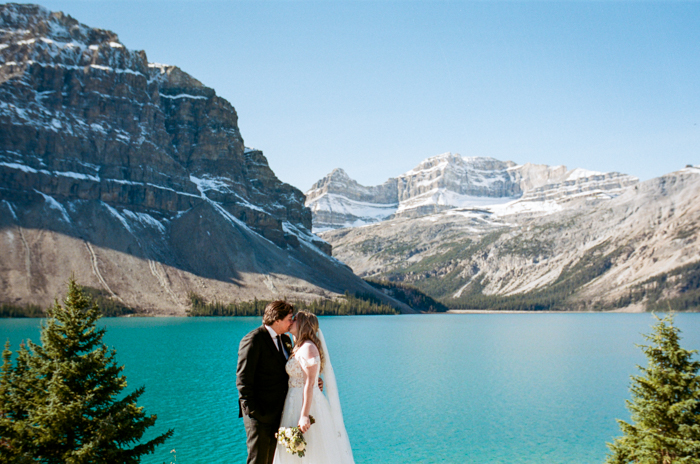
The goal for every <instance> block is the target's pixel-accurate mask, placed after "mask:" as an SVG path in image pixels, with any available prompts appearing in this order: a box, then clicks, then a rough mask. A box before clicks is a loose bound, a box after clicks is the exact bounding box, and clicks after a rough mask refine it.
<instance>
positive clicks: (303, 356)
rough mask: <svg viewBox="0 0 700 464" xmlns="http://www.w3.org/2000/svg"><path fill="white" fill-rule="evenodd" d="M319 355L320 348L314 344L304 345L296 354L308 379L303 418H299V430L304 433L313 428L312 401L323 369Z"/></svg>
mask: <svg viewBox="0 0 700 464" xmlns="http://www.w3.org/2000/svg"><path fill="white" fill-rule="evenodd" d="M318 355H319V354H318V348H316V345H314V344H313V343H304V344H303V345H302V346H301V347H299V350H297V353H296V354H295V356H296V358H297V359H298V360H299V365H300V366H301V370H302V371H304V374H305V375H306V379H305V380H304V393H303V402H302V406H301V416H300V417H299V430H301V431H302V432H306V431H307V430H308V429H309V427H311V421H310V419H309V410H310V409H311V400H312V399H313V394H314V386H315V385H316V382H317V380H316V379H317V376H318V371H319V369H320V368H321V365H320V363H319V359H318Z"/></svg>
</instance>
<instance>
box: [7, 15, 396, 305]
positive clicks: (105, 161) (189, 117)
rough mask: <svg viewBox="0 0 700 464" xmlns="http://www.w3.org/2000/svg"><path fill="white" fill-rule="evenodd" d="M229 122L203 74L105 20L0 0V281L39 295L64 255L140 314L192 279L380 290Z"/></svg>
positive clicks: (304, 291)
mask: <svg viewBox="0 0 700 464" xmlns="http://www.w3.org/2000/svg"><path fill="white" fill-rule="evenodd" d="M237 123H238V116H237V114H236V110H235V109H234V107H233V106H232V105H231V104H230V103H229V102H228V101H226V100H224V99H223V98H221V97H219V96H217V95H216V92H215V91H214V90H213V89H211V88H208V87H206V86H204V85H203V84H202V83H201V82H199V81H198V80H196V79H195V78H194V77H192V76H190V75H188V74H187V73H185V72H183V71H182V70H180V69H179V68H177V67H175V66H168V65H160V64H154V63H149V62H148V60H147V57H146V54H145V52H143V51H131V50H128V49H127V48H126V47H124V45H123V44H122V43H121V42H120V41H119V38H118V36H117V35H116V34H114V33H113V32H110V31H105V30H100V29H93V28H90V27H88V26H86V25H83V24H80V23H79V22H78V21H77V20H75V19H73V18H71V17H70V16H67V15H65V14H63V13H60V12H56V13H52V12H49V11H48V10H46V9H44V8H42V7H40V6H36V5H24V4H7V5H0V228H1V229H2V231H3V234H2V241H0V249H1V250H2V253H3V256H5V258H4V259H3V260H2V263H0V284H1V285H2V287H1V288H0V297H2V298H3V300H4V302H8V303H18V304H22V303H37V304H41V305H46V304H48V303H50V302H51V301H52V300H53V298H55V297H56V296H57V295H58V294H60V292H61V291H62V288H63V283H64V282H65V280H66V279H67V277H68V275H69V274H66V273H70V272H71V271H73V272H75V274H76V278H77V280H78V281H79V282H81V283H83V284H86V285H91V286H94V287H97V288H102V289H104V290H105V291H107V292H108V293H109V294H110V295H112V296H113V297H114V298H118V299H120V300H122V301H123V302H125V303H127V304H129V305H130V306H133V307H140V308H142V309H145V310H148V311H150V312H152V313H153V314H183V313H184V311H185V309H186V307H187V302H188V297H187V295H188V293H189V292H192V291H196V292H198V293H200V294H202V295H203V296H204V297H206V298H207V299H209V300H218V301H233V300H249V299H253V298H254V297H257V298H260V299H270V298H276V297H289V298H301V299H309V298H313V297H318V296H332V295H335V294H342V293H343V292H345V291H346V290H348V291H350V292H365V293H372V294H377V295H378V297H379V298H380V299H383V300H385V301H388V299H387V297H386V296H384V295H380V294H379V293H380V292H376V291H375V290H374V289H373V288H372V287H370V286H368V285H367V284H365V283H364V282H363V281H361V280H360V279H358V278H357V277H356V276H355V275H353V273H352V272H351V271H350V270H349V269H348V268H347V266H345V265H344V264H343V263H341V262H339V261H337V260H335V259H333V258H332V257H330V253H331V248H330V246H329V245H328V244H327V243H326V242H324V241H323V240H321V239H319V238H318V237H317V236H315V235H313V234H312V233H311V212H310V210H309V209H308V208H306V207H305V206H304V195H303V194H302V192H301V191H299V190H297V189H296V188H294V187H292V186H290V185H288V184H285V183H283V182H281V181H279V179H278V178H277V177H276V176H275V174H274V173H273V172H272V170H271V169H270V167H269V165H268V163H267V160H266V159H265V157H264V156H263V154H262V152H261V151H259V150H254V149H249V148H246V147H245V146H244V141H243V138H242V137H241V134H240V131H239V128H238V125H237ZM392 303H395V302H392ZM402 309H403V310H408V308H406V307H403V308H402Z"/></svg>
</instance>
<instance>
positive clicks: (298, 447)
mask: <svg viewBox="0 0 700 464" xmlns="http://www.w3.org/2000/svg"><path fill="white" fill-rule="evenodd" d="M305 449H306V444H305V443H304V442H303V441H302V442H301V443H299V444H298V445H297V447H296V450H297V452H298V451H304V450H305Z"/></svg>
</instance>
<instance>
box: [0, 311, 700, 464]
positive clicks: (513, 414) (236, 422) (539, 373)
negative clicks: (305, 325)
mask: <svg viewBox="0 0 700 464" xmlns="http://www.w3.org/2000/svg"><path fill="white" fill-rule="evenodd" d="M320 319H321V328H322V329H323V331H324V334H325V337H326V340H327V343H328V347H329V350H330V355H331V358H332V361H333V367H334V369H335V371H336V375H337V377H338V384H339V389H340V394H341V402H342V405H343V409H344V411H343V412H344V416H345V424H346V427H347V430H348V434H349V435H350V441H351V443H352V447H353V452H354V454H355V461H356V462H357V463H358V464H377V463H383V464H399V463H400V464H403V463H453V464H461V463H503V464H520V463H522V464H525V463H538V464H539V463H547V464H556V463H562V464H564V463H565V464H572V463H582V464H583V463H601V462H602V461H603V460H604V459H605V456H606V452H607V448H606V445H605V443H606V442H609V441H611V440H612V439H613V438H614V437H615V436H617V435H619V428H618V426H617V423H616V422H615V419H616V418H620V419H625V420H628V419H629V413H628V411H627V410H626V408H625V399H627V398H629V385H630V375H632V374H636V373H637V370H636V367H635V366H636V365H637V364H646V360H645V358H644V357H643V355H642V353H641V351H640V350H639V348H637V347H635V344H641V343H645V341H644V339H643V337H642V335H641V334H642V333H649V332H650V327H651V325H652V324H653V323H654V322H655V320H654V319H653V317H652V316H651V315H650V314H579V313H577V314H459V315H458V314H454V315H453V314H441V315H415V316H348V317H322V318H320ZM260 323H261V321H260V319H259V318H122V319H102V320H101V321H100V325H103V326H105V327H107V334H106V336H105V342H106V343H107V345H109V346H112V347H114V348H116V350H117V359H118V361H119V363H120V364H124V365H125V366H126V369H125V375H126V376H127V380H128V383H129V387H128V388H127V391H128V392H130V391H132V390H133V389H134V388H136V387H139V386H141V385H145V387H146V392H145V393H144V395H143V396H142V397H141V399H140V401H139V405H141V406H144V407H145V409H146V412H147V413H148V414H157V415H158V421H157V423H156V426H155V427H154V429H155V432H160V433H162V432H163V431H165V430H167V429H168V428H173V429H175V435H174V436H173V438H172V439H170V440H169V441H168V442H167V443H166V444H165V445H163V446H161V447H160V448H159V449H158V450H157V451H156V453H155V454H154V455H150V456H147V457H145V458H144V459H143V461H142V462H144V463H148V464H155V463H158V464H160V463H170V462H177V463H178V464H194V463H198V464H200V463H201V464H215V463H216V464H218V463H221V464H223V463H244V462H245V456H246V447H245V432H244V429H243V423H242V420H241V419H239V418H238V407H237V391H236V386H235V370H236V361H237V351H238V343H239V341H240V339H241V338H242V337H243V335H245V334H246V333H247V332H248V331H250V330H252V329H253V328H254V327H256V326H258V325H259V324H260ZM39 324H40V321H39V320H37V319H25V320H22V319H5V320H0V338H1V339H2V341H3V342H4V341H5V340H7V339H9V340H10V342H11V344H12V350H13V351H14V350H16V349H17V347H18V345H19V342H20V341H21V340H23V339H27V338H30V339H32V341H35V342H38V341H39ZM676 325H677V326H678V327H679V328H680V329H681V330H682V333H681V336H682V341H681V345H682V346H683V347H684V348H687V349H699V348H700V314H679V315H677V316H676ZM155 432H152V433H151V435H153V434H154V433H155ZM172 450H175V453H172V452H171V451H172ZM175 458H176V459H177V460H176V461H175Z"/></svg>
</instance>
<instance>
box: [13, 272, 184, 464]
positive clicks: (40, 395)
mask: <svg viewBox="0 0 700 464" xmlns="http://www.w3.org/2000/svg"><path fill="white" fill-rule="evenodd" d="M99 318H100V313H99V309H98V308H97V306H96V305H95V304H91V303H90V301H89V300H88V299H87V298H86V297H85V296H84V295H83V293H82V290H81V289H80V287H79V286H78V285H77V284H76V282H75V280H73V279H71V280H70V281H69V282H68V295H67V296H66V298H65V300H64V306H61V305H60V304H59V303H58V301H57V302H56V303H55V305H54V307H53V308H51V309H50V310H49V319H48V321H47V322H46V324H45V326H44V327H43V328H42V332H41V342H42V344H41V346H39V345H36V344H34V343H32V342H29V343H28V345H29V349H27V348H25V347H24V346H22V347H21V348H20V351H19V353H18V357H17V365H16V366H14V367H13V366H12V363H11V361H10V352H9V347H7V346H6V348H5V352H4V353H3V358H4V363H3V368H2V377H1V378H0V392H1V393H2V400H0V401H1V402H0V436H2V437H3V440H4V442H2V443H0V461H5V459H2V458H3V456H4V457H6V458H8V459H7V460H8V461H9V462H17V461H18V460H19V459H20V458H21V457H24V458H27V459H31V460H32V462H36V461H38V462H43V463H51V464H53V463H56V464H58V463H66V464H82V463H96V462H105V463H138V462H140V460H141V456H143V455H144V454H148V453H152V452H153V451H154V450H155V448H156V446H158V445H160V444H162V443H163V442H164V441H165V440H166V439H168V438H169V437H170V436H171V435H172V433H173V431H172V430H169V431H167V432H166V433H164V434H162V435H160V436H158V437H156V438H154V439H152V440H150V441H148V442H146V443H139V441H140V439H141V437H142V436H143V434H144V432H145V431H146V429H148V428H149V427H151V426H153V425H154V424H155V421H156V416H155V415H152V416H146V415H145V413H144V411H143V407H139V406H137V404H136V400H137V399H138V398H139V397H140V396H141V394H142V393H143V392H144V388H143V387H141V388H139V389H137V390H136V391H134V392H133V393H131V394H129V395H126V396H124V397H121V398H120V394H121V392H122V391H123V390H124V389H125V388H126V377H125V376H124V375H122V374H121V372H122V370H123V369H124V368H123V366H119V365H117V363H116V351H115V350H114V349H112V350H109V349H108V348H107V346H105V345H104V343H103V342H102V337H103V335H104V333H105V329H104V328H102V329H98V328H97V327H96V322H97V320H98V319H99Z"/></svg>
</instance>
